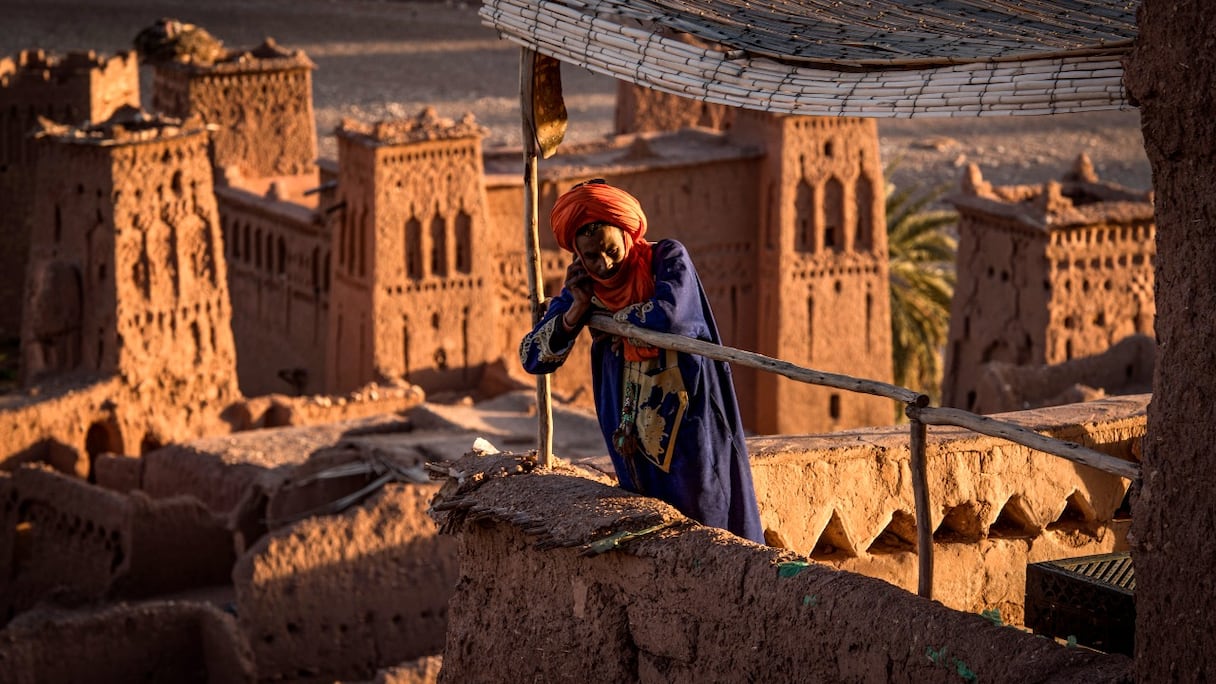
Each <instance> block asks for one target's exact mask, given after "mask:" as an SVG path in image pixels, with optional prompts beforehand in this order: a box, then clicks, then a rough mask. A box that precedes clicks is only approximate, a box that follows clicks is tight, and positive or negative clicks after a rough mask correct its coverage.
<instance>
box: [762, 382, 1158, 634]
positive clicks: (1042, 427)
mask: <svg viewBox="0 0 1216 684" xmlns="http://www.w3.org/2000/svg"><path fill="white" fill-rule="evenodd" d="M1148 399H1149V397H1148V395H1138V396H1132V397H1121V398H1112V399H1104V400H1099V401H1093V402H1088V403H1084V404H1076V405H1071V406H1059V407H1053V408H1049V409H1038V410H1034V411H1021V412H1017V413H1008V414H1002V415H1001V416H1000V418H1001V419H1002V420H1008V421H1010V422H1013V423H1015V424H1019V425H1022V426H1024V427H1027V428H1030V429H1033V430H1036V431H1039V432H1042V433H1044V434H1047V435H1050V436H1053V437H1056V438H1059V439H1063V440H1067V441H1073V442H1077V443H1079V444H1082V445H1084V446H1087V447H1089V448H1092V449H1095V450H1098V451H1102V452H1104V453H1107V454H1110V455H1113V456H1117V457H1120V458H1124V459H1128V460H1138V459H1139V454H1140V441H1141V439H1142V438H1143V437H1144V434H1145V419H1146V418H1145V417H1146V408H1147V405H1148ZM748 447H749V450H750V452H751V454H752V471H753V474H754V477H755V482H756V493H757V497H758V499H759V503H760V511H761V517H762V519H763V522H764V525H765V528H766V532H765V538H766V540H767V541H768V542H769V543H770V544H774V545H777V546H781V547H784V548H788V549H791V550H794V551H797V552H798V553H801V554H806V555H807V556H809V557H810V559H811V560H815V561H821V562H824V563H827V564H830V565H832V566H834V567H837V568H840V569H843V570H851V571H853V572H858V573H862V574H865V575H870V576H873V577H879V578H882V579H884V580H887V581H888V582H891V583H892V584H895V585H897V586H901V587H904V588H905V589H908V590H909V591H915V590H916V587H917V559H916V545H917V541H916V539H917V537H916V523H915V520H916V510H915V505H914V503H913V491H912V477H911V471H910V465H909V436H908V431H907V428H906V426H905V427H890V428H866V429H859V430H849V431H843V432H838V433H834V434H831V435H822V436H809V437H788V436H786V437H776V436H774V437H757V438H752V439H750V440H749V441H748ZM928 455H929V457H928V484H929V492H930V495H929V500H930V506H931V509H930V520H931V521H932V524H933V548H934V584H933V596H934V598H937V599H939V600H941V601H942V602H943V603H945V604H946V605H948V606H950V607H952V608H956V609H958V610H965V611H970V612H977V613H978V612H980V611H983V610H989V609H992V608H997V609H999V610H1000V613H1001V615H1002V617H1003V618H1004V619H1006V620H1007V621H1011V622H1020V621H1021V618H1022V609H1023V596H1024V591H1025V569H1026V564H1027V563H1033V562H1037V561H1041V560H1050V559H1056V558H1066V557H1075V556H1084V555H1088V554H1096V553H1105V552H1109V551H1112V550H1123V549H1126V545H1127V540H1126V532H1127V526H1128V523H1129V520H1130V515H1131V513H1130V510H1129V509H1128V505H1129V503H1128V501H1127V497H1128V482H1127V481H1126V480H1123V479H1121V478H1119V477H1117V476H1113V475H1106V474H1103V473H1100V472H1098V471H1096V470H1089V469H1087V468H1084V467H1080V466H1077V465H1075V464H1073V463H1071V462H1069V461H1066V460H1063V459H1060V458H1057V457H1054V456H1051V455H1048V454H1045V453H1042V452H1038V451H1035V450H1033V449H1030V448H1027V447H1022V446H1019V445H1016V444H1012V443H1010V442H1006V441H1004V440H1000V439H996V438H992V437H985V436H983V435H978V434H975V433H971V432H969V431H966V430H963V429H958V428H949V429H947V428H934V429H932V430H931V431H930V432H929V442H928Z"/></svg>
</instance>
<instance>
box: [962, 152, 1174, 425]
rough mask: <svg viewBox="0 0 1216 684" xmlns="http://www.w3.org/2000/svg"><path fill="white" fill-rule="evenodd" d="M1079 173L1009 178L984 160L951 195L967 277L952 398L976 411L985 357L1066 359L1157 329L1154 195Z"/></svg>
mask: <svg viewBox="0 0 1216 684" xmlns="http://www.w3.org/2000/svg"><path fill="white" fill-rule="evenodd" d="M1081 166H1084V165H1083V164H1081ZM1076 175H1077V172H1073V174H1071V176H1072V178H1071V179H1069V178H1068V177H1067V176H1066V180H1065V181H1064V182H1062V183H1058V182H1050V183H1045V184H1042V185H1037V186H1032V185H1023V186H1003V187H1002V186H993V185H991V184H990V183H987V182H985V181H984V180H983V178H982V176H981V175H980V173H979V170H978V168H975V167H974V166H973V167H971V168H970V169H969V170H968V172H967V174H966V175H965V176H964V179H963V183H962V190H961V192H960V193H959V194H958V195H956V196H954V197H953V198H952V201H953V202H954V205H955V207H956V208H957V209H958V212H959V223H958V232H959V242H958V255H957V259H956V272H957V274H958V284H957V285H956V286H955V290H954V300H953V303H952V305H951V311H950V331H949V334H948V341H947V347H946V372H945V375H944V380H943V388H942V403H943V404H944V405H947V406H957V407H959V408H965V409H968V410H973V409H974V408H975V406H976V403H975V402H976V392H977V383H978V381H979V378H980V375H981V373H982V370H981V369H982V367H983V365H984V364H987V363H994V362H995V363H1004V364H1014V365H1044V364H1057V363H1062V362H1064V361H1068V360H1070V359H1075V358H1080V357H1083V356H1089V355H1093V354H1098V353H1101V352H1103V351H1106V350H1107V349H1109V348H1110V347H1111V346H1112V345H1114V344H1115V343H1117V342H1119V341H1120V340H1122V339H1124V338H1125V337H1127V336H1128V335H1132V334H1148V335H1150V336H1151V335H1152V330H1153V317H1154V315H1155V306H1154V305H1153V281H1154V279H1153V261H1154V255H1155V253H1156V247H1155V242H1156V229H1155V228H1154V226H1153V222H1152V198H1151V195H1150V194H1149V193H1143V192H1133V191H1131V190H1126V189H1123V188H1119V187H1117V186H1112V185H1107V184H1103V183H1100V182H1098V180H1097V178H1096V177H1095V176H1093V175H1092V174H1084V175H1085V177H1083V178H1077V177H1076Z"/></svg>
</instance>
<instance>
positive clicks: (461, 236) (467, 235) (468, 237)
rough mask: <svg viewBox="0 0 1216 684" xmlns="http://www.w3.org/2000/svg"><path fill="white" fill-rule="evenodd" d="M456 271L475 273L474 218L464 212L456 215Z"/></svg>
mask: <svg viewBox="0 0 1216 684" xmlns="http://www.w3.org/2000/svg"><path fill="white" fill-rule="evenodd" d="M456 270H457V271H459V272H461V273H472V272H473V217H471V216H469V215H468V213H467V212H465V211H464V210H461V211H460V213H458V214H456Z"/></svg>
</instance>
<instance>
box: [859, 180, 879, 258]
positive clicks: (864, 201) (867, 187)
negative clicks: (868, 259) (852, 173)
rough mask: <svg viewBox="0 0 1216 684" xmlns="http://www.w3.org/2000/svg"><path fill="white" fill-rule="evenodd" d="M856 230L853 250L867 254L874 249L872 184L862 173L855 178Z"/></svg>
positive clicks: (874, 227) (874, 228)
mask: <svg viewBox="0 0 1216 684" xmlns="http://www.w3.org/2000/svg"><path fill="white" fill-rule="evenodd" d="M856 194H857V230H856V232H855V233H854V235H855V236H856V240H855V242H854V245H853V249H854V250H856V251H858V252H869V251H870V250H872V249H873V248H874V231H875V230H876V228H877V226H875V225H874V183H873V182H872V181H871V180H870V177H869V176H867V175H866V174H865V173H862V174H861V175H860V176H858V178H857V190H856Z"/></svg>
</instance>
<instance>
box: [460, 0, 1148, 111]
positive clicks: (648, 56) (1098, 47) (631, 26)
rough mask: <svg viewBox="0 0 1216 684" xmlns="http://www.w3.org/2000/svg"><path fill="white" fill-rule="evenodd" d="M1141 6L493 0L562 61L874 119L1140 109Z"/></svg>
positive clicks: (719, 94) (931, 0)
mask: <svg viewBox="0 0 1216 684" xmlns="http://www.w3.org/2000/svg"><path fill="white" fill-rule="evenodd" d="M1138 5H1139V0H922V1H919V2H913V1H912V0H483V4H482V9H481V16H482V19H483V22H484V23H485V24H487V25H488V26H491V27H493V28H495V29H497V30H498V31H499V32H500V34H501V35H503V36H504V37H505V38H507V39H509V40H511V41H514V42H516V43H519V44H520V45H522V46H525V47H529V48H532V49H533V50H535V51H537V52H539V53H542V54H546V55H549V56H551V57H554V58H556V59H559V60H561V61H564V62H568V63H572V64H577V65H579V66H581V67H584V68H587V69H590V70H592V71H595V72H599V73H603V74H607V75H610V76H613V77H615V78H618V79H621V80H624V81H628V82H631V83H636V84H638V85H642V86H647V87H650V88H654V89H656V90H661V91H665V92H670V93H675V94H677V95H684V96H687V97H691V98H695V99H699V100H704V101H707V102H716V103H721V104H727V105H734V106H740V107H748V108H751V109H762V110H769V111H776V112H786V113H794V114H814V115H848V116H873V117H911V116H987V115H1008V114H1052V113H1060V112H1075V111H1090V110H1099V109H1120V108H1126V107H1128V106H1129V105H1128V103H1127V100H1126V98H1125V94H1124V91H1123V87H1122V83H1121V80H1122V74H1123V70H1122V66H1121V64H1120V58H1121V57H1122V56H1123V55H1124V54H1126V53H1127V52H1128V51H1129V50H1130V49H1131V45H1132V41H1133V40H1134V38H1135V35H1136V17H1135V15H1136V8H1137V6H1138Z"/></svg>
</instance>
